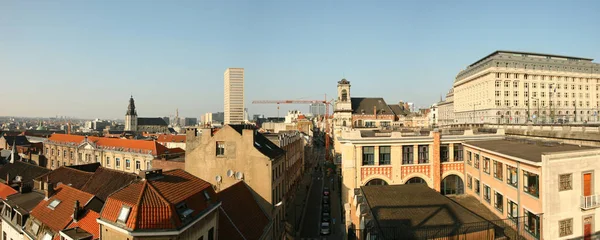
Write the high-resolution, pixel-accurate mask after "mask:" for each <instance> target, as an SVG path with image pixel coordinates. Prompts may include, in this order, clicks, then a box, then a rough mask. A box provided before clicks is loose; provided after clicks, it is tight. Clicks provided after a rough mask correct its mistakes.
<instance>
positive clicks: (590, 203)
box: [581, 195, 600, 210]
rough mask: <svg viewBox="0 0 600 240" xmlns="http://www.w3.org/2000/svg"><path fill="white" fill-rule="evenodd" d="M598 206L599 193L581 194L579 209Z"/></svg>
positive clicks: (599, 203)
mask: <svg viewBox="0 0 600 240" xmlns="http://www.w3.org/2000/svg"><path fill="white" fill-rule="evenodd" d="M597 207H600V195H590V196H581V209H583V210H589V209H592V208H597Z"/></svg>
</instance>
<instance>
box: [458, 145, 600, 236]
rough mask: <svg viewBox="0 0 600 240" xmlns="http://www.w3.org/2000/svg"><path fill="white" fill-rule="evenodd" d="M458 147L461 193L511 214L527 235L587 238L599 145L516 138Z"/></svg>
mask: <svg viewBox="0 0 600 240" xmlns="http://www.w3.org/2000/svg"><path fill="white" fill-rule="evenodd" d="M463 146H464V154H465V158H466V161H465V175H466V186H467V187H466V191H465V192H466V194H469V195H473V196H475V197H476V198H477V199H479V200H480V201H481V202H482V203H483V205H485V206H486V207H487V208H488V209H490V210H491V211H492V212H494V213H495V214H496V215H498V216H499V217H500V218H503V219H504V218H509V219H513V220H514V221H515V222H516V223H517V224H519V228H520V229H521V230H522V232H524V233H527V234H526V235H525V236H526V237H527V238H528V239H572V238H581V237H583V239H591V236H592V234H595V233H596V232H597V231H598V229H597V227H596V226H599V225H598V224H600V222H599V221H600V220H599V219H598V218H597V217H596V215H597V214H600V209H599V208H598V207H600V198H599V197H598V196H599V194H600V193H599V192H598V189H599V188H596V187H595V185H597V184H600V180H599V179H600V178H596V176H595V175H594V174H595V173H596V171H597V170H598V169H599V168H600V163H599V162H598V154H600V148H595V147H586V146H579V145H570V144H561V143H556V142H540V141H533V140H527V139H518V138H507V139H500V140H488V141H477V142H466V143H463ZM517 219H522V220H521V223H518V222H517Z"/></svg>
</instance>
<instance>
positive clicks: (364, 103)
mask: <svg viewBox="0 0 600 240" xmlns="http://www.w3.org/2000/svg"><path fill="white" fill-rule="evenodd" d="M350 101H351V102H352V113H353V114H362V113H364V114H371V115H372V114H373V110H374V109H376V110H377V114H385V115H392V114H394V111H392V109H391V108H390V107H389V106H388V105H387V103H385V100H383V98H354V97H353V98H350Z"/></svg>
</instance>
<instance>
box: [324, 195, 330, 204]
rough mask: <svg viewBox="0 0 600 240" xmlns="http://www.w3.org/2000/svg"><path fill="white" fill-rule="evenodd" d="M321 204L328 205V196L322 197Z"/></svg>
mask: <svg viewBox="0 0 600 240" xmlns="http://www.w3.org/2000/svg"><path fill="white" fill-rule="evenodd" d="M323 204H329V196H323Z"/></svg>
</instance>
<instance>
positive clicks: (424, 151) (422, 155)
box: [419, 145, 429, 163]
mask: <svg viewBox="0 0 600 240" xmlns="http://www.w3.org/2000/svg"><path fill="white" fill-rule="evenodd" d="M419 163H429V146H427V145H419Z"/></svg>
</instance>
